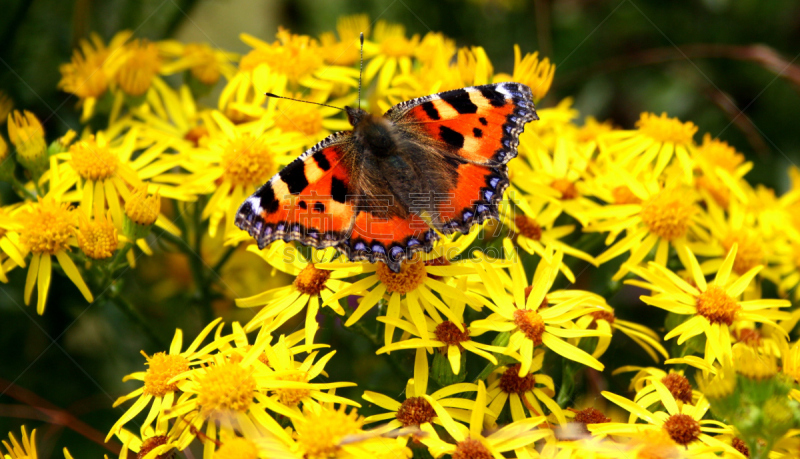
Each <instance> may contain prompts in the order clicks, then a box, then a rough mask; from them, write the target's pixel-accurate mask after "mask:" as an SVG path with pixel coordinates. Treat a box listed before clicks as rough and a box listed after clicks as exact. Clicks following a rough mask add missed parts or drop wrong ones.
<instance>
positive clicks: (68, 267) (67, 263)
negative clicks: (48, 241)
mask: <svg viewBox="0 0 800 459" xmlns="http://www.w3.org/2000/svg"><path fill="white" fill-rule="evenodd" d="M56 258H58V263H59V264H60V265H61V268H62V269H64V273H65V274H66V275H67V277H69V280H71V281H72V283H73V284H75V286H76V287H78V290H80V291H81V293H82V294H83V297H84V298H86V301H88V302H89V303H91V302H92V301H94V297H93V296H92V292H91V291H89V286H87V285H86V282H84V281H83V278H82V277H81V273H80V272H79V271H78V267H77V266H75V263H74V262H73V261H72V259H71V258H70V257H69V255H67V252H64V251H63V250H62V251H59V252H56Z"/></svg>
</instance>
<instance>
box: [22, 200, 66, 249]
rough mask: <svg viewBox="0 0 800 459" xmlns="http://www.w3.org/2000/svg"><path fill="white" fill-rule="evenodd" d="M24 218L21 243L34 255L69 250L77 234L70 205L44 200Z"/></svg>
mask: <svg viewBox="0 0 800 459" xmlns="http://www.w3.org/2000/svg"><path fill="white" fill-rule="evenodd" d="M31 207H32V208H31V209H30V211H28V213H27V214H26V215H23V216H22V225H23V227H22V230H21V231H20V233H19V239H20V242H22V244H23V245H25V246H26V247H28V248H29V249H30V251H31V252H33V253H49V254H50V255H53V254H55V253H56V252H58V251H60V250H65V249H67V248H68V242H69V240H70V238H72V236H73V234H75V225H74V223H73V222H74V220H73V214H72V209H71V208H70V207H69V205H68V204H65V203H62V204H56V202H55V201H54V200H53V199H44V200H41V201H39V202H38V203H36V204H33V205H32V206H31Z"/></svg>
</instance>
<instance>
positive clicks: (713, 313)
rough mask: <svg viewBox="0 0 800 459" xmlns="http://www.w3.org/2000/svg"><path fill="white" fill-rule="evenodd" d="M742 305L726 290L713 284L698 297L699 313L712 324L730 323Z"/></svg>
mask: <svg viewBox="0 0 800 459" xmlns="http://www.w3.org/2000/svg"><path fill="white" fill-rule="evenodd" d="M741 308H742V307H741V306H739V303H737V302H736V300H734V299H733V298H731V297H730V296H729V295H728V294H727V293H725V290H723V289H722V288H720V287H717V286H716V285H711V286H709V287H708V290H706V291H705V292H703V293H701V294H700V295H699V296H698V297H697V313H698V314H700V315H701V316H703V317H705V318H706V319H708V321H709V322H711V323H712V324H725V325H730V324H732V323H733V321H734V320H736V314H737V313H738V312H739V310H740V309H741Z"/></svg>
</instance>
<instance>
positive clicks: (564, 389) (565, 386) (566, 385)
mask: <svg viewBox="0 0 800 459" xmlns="http://www.w3.org/2000/svg"><path fill="white" fill-rule="evenodd" d="M579 369H580V367H579V366H578V365H576V364H575V363H574V362H573V361H572V360H568V359H563V361H562V364H561V387H559V389H558V397H556V403H558V406H560V407H561V408H566V407H567V406H568V405H569V404H571V403H572V395H573V394H574V393H575V374H576V373H577V372H578V370H579Z"/></svg>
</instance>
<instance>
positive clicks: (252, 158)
mask: <svg viewBox="0 0 800 459" xmlns="http://www.w3.org/2000/svg"><path fill="white" fill-rule="evenodd" d="M211 118H212V119H213V120H214V126H213V127H212V126H209V131H210V132H211V135H210V138H209V139H208V143H207V145H204V146H201V147H200V148H198V149H196V150H193V152H192V162H194V163H195V168H196V170H195V171H194V172H193V173H192V174H191V175H189V176H188V177H186V178H185V180H184V183H183V184H182V185H181V187H180V189H181V190H183V191H184V192H185V193H187V194H210V197H209V198H208V201H207V202H206V205H205V207H204V208H203V212H202V218H203V219H204V220H205V219H209V220H210V222H209V225H208V233H209V234H210V235H211V237H214V236H215V235H216V234H217V230H218V227H219V224H220V222H221V221H222V220H223V219H225V228H224V233H223V234H225V236H226V237H231V236H233V235H236V234H240V233H241V232H240V231H239V230H238V229H236V228H235V226H234V224H233V221H234V216H235V214H236V210H237V209H238V208H239V205H240V204H241V203H242V201H244V199H245V198H246V197H247V196H248V195H250V194H252V193H253V192H255V190H256V188H257V187H259V186H261V185H263V184H264V183H265V182H266V181H267V180H268V179H269V178H270V177H272V175H273V174H274V173H275V172H276V171H277V170H278V169H279V167H278V164H285V163H288V162H289V161H290V160H291V155H288V153H289V152H292V151H296V149H297V148H299V147H301V146H302V145H303V143H304V142H303V141H302V140H301V138H300V136H298V135H297V134H295V133H288V134H277V133H274V132H271V131H267V130H266V129H267V127H268V126H266V125H265V123H264V122H259V123H256V124H255V125H253V126H246V125H234V124H233V123H232V122H231V121H230V120H229V119H228V118H226V117H225V116H224V115H223V114H222V113H220V112H217V111H214V112H213V113H212V114H211ZM199 165H202V167H197V166H199ZM162 194H164V195H165V196H166V193H163V192H162Z"/></svg>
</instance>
